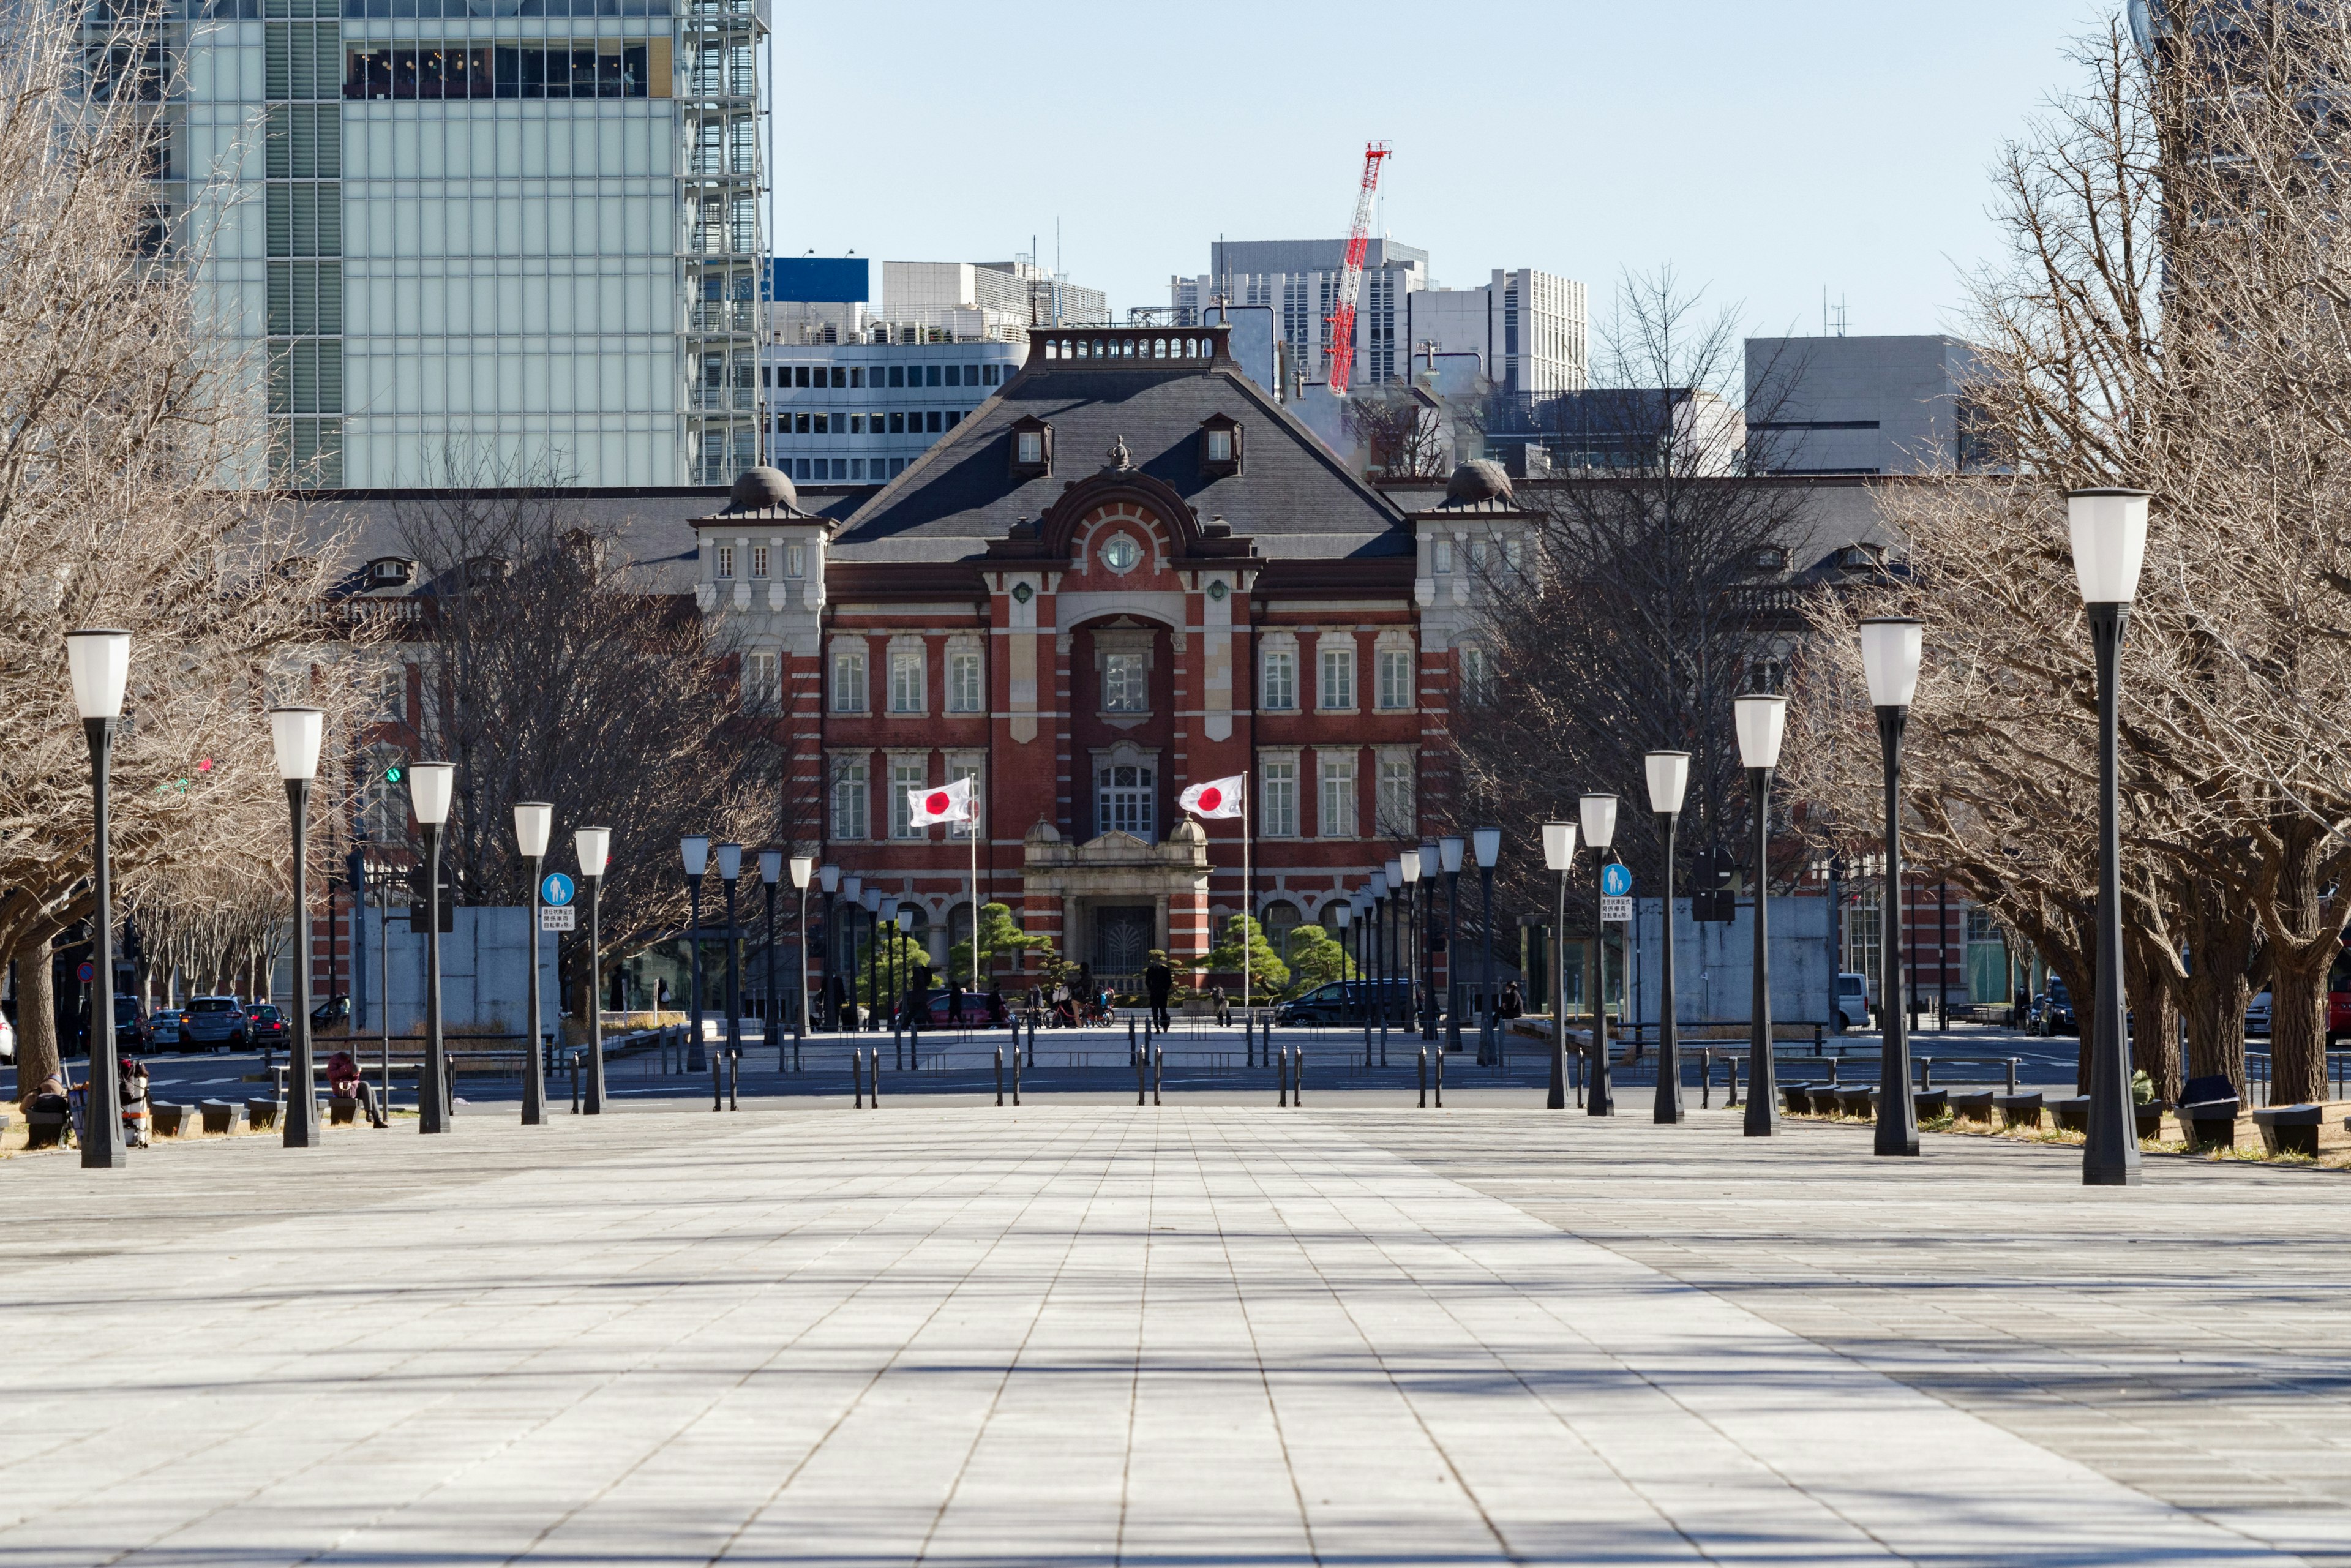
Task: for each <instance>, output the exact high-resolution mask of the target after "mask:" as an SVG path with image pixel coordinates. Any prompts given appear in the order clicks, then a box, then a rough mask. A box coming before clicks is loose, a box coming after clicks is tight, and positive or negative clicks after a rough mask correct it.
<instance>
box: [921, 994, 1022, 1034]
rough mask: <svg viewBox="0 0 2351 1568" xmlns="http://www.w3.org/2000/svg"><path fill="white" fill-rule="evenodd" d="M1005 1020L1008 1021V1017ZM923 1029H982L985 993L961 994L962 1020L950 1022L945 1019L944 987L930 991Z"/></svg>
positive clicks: (985, 1008) (985, 1005)
mask: <svg viewBox="0 0 2351 1568" xmlns="http://www.w3.org/2000/svg"><path fill="white" fill-rule="evenodd" d="M1006 1021H1008V1022H1009V1021H1010V1020H1009V1019H1007V1020H1006ZM923 1027H924V1028H925V1029H983V1028H986V1027H987V992H986V991H966V992H965V993H964V994H963V1022H961V1023H959V1024H958V1023H951V1022H949V1021H948V1019H947V993H946V988H944V987H940V988H935V989H934V990H933V991H932V992H931V1005H930V1007H929V1008H928V1009H925V1014H924V1018H923Z"/></svg>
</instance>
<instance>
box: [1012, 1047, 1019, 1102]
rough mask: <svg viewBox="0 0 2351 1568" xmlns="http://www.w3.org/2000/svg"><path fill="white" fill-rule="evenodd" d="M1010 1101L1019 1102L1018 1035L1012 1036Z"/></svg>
mask: <svg viewBox="0 0 2351 1568" xmlns="http://www.w3.org/2000/svg"><path fill="white" fill-rule="evenodd" d="M1012 1103H1014V1104H1015V1105H1018V1104H1019V1103H1020V1036H1019V1033H1018V1032H1016V1033H1014V1035H1013V1036H1012Z"/></svg>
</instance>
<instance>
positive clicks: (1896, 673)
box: [1861, 615, 1927, 707]
mask: <svg viewBox="0 0 2351 1568" xmlns="http://www.w3.org/2000/svg"><path fill="white" fill-rule="evenodd" d="M1926 634H1927V628H1926V624H1925V622H1919V621H1914V620H1912V619H1911V618H1910V617H1909V616H1907V615H1894V616H1880V617H1877V618H1875V619H1872V620H1868V621H1865V622H1862V623H1861V665H1862V668H1863V670H1864V671H1865V672H1866V673H1867V674H1868V676H1869V700H1870V702H1871V704H1872V705H1874V706H1877V707H1908V706H1910V699H1911V698H1912V697H1913V696H1915V695H1917V692H1918V658H1919V654H1920V653H1921V652H1922V650H1923V647H1924V643H1925V639H1926Z"/></svg>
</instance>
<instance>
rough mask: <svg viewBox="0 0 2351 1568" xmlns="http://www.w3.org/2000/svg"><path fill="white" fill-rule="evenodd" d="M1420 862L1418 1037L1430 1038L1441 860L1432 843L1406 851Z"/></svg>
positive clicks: (1433, 1037)
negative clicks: (1438, 874)
mask: <svg viewBox="0 0 2351 1568" xmlns="http://www.w3.org/2000/svg"><path fill="white" fill-rule="evenodd" d="M1410 853H1411V855H1412V856H1413V857H1414V858H1415V859H1416V860H1417V861H1418V862H1419V865H1420V873H1419V874H1418V875H1417V876H1416V877H1415V878H1414V879H1413V884H1412V887H1413V897H1414V899H1415V900H1416V902H1417V903H1418V904H1419V905H1420V931H1419V934H1418V935H1419V936H1420V998H1421V1011H1420V1038H1421V1039H1422V1040H1426V1041H1434V1040H1436V1039H1437V1019H1438V1018H1439V1016H1440V1015H1439V1014H1438V1012H1437V867H1438V866H1439V864H1440V863H1442V862H1441V861H1440V859H1439V852H1438V850H1437V846H1436V845H1435V844H1423V845H1421V846H1420V848H1418V849H1416V850H1414V851H1412V852H1410Z"/></svg>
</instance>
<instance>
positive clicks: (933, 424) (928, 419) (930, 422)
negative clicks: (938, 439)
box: [923, 409, 945, 435]
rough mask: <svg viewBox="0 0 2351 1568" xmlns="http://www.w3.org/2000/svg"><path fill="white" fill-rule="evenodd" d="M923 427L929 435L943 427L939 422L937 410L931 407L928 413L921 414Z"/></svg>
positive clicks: (936, 432) (934, 433)
mask: <svg viewBox="0 0 2351 1568" xmlns="http://www.w3.org/2000/svg"><path fill="white" fill-rule="evenodd" d="M923 427H924V430H925V434H931V435H936V434H938V433H939V432H940V430H942V429H943V428H945V427H944V426H942V425H941V424H940V423H939V411H938V410H937V409H933V410H931V412H930V413H926V414H925V415H924V416H923Z"/></svg>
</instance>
